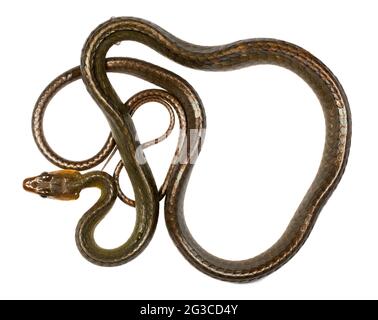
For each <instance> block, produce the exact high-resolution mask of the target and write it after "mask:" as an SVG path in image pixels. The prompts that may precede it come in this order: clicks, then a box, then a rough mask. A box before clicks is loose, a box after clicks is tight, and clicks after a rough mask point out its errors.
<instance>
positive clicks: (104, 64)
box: [24, 17, 351, 282]
mask: <svg viewBox="0 0 378 320" xmlns="http://www.w3.org/2000/svg"><path fill="white" fill-rule="evenodd" d="M126 40H131V41H136V42H139V43H142V44H144V45H146V46H148V47H150V48H152V49H154V50H156V51H157V52H159V53H160V54H162V55H164V56H166V57H168V58H169V59H171V60H173V61H175V62H177V63H179V64H181V65H184V66H187V67H190V68H194V69H200V70H209V71H227V70H234V69H238V68H244V67H248V66H252V65H257V64H273V65H278V66H281V67H284V68H287V69H289V70H291V71H293V72H295V73H296V74H297V75H299V76H300V77H301V78H302V79H304V80H305V81H306V82H307V84H308V85H309V86H310V87H311V88H312V90H313V91H314V92H315V94H316V95H317V97H318V99H319V101H320V103H321V105H322V108H323V113H324V118H325V125H326V139H325V145H324V150H323V157H322V160H321V163H320V166H319V169H318V172H317V174H316V176H315V178H314V180H313V182H312V184H311V186H310V187H309V189H308V191H307V193H306V194H305V196H304V198H303V200H302V202H301V203H300V205H299V206H298V209H297V210H296V212H295V213H294V216H293V218H292V219H291V221H290V223H289V224H288V226H287V229H286V231H285V232H284V233H283V235H282V236H281V237H280V238H279V239H278V241H277V242H276V243H274V244H273V245H272V246H271V247H270V248H269V249H268V250H266V251H265V252H263V253H261V254H259V255H257V256H255V257H253V258H251V259H247V260H241V261H231V260H224V259H221V258H218V257H216V256H214V255H212V254H210V253H208V252H207V251H205V250H204V249H203V248H202V247H201V246H200V245H199V244H198V243H197V242H196V240H195V239H194V238H193V237H192V235H191V233H190V231H189V229H188V227H187V225H186V223H185V217H184V210H183V206H184V199H185V191H186V187H187V185H188V182H189V178H190V174H191V171H192V169H193V167H194V163H195V161H196V160H197V157H198V155H199V153H200V150H201V147H202V144H203V141H204V135H205V128H206V118H205V111H204V108H203V105H202V102H201V100H200V98H199V96H198V94H197V93H196V92H195V90H194V89H193V88H192V86H191V85H190V84H188V83H187V82H186V81H185V80H184V79H182V78H181V77H179V76H178V75H176V74H174V73H172V72H170V71H168V70H165V69H163V68H161V67H158V66H155V65H153V64H150V63H147V62H145V61H141V60H136V59H131V58H108V59H106V54H107V52H108V50H109V48H110V47H111V46H112V45H114V44H116V43H118V42H120V41H126ZM107 72H120V73H126V74H129V75H133V76H136V77H139V78H141V79H143V80H146V81H149V82H151V83H153V84H154V85H157V86H159V87H161V88H162V89H164V90H158V89H156V90H147V91H145V92H142V93H139V94H137V95H135V96H134V97H133V98H131V99H130V100H129V102H126V103H123V102H122V101H121V100H120V98H119V96H118V95H117V93H116V92H115V90H114V89H113V87H112V85H111V84H110V82H109V79H108V75H107ZM79 78H82V80H83V81H84V83H85V85H86V88H87V90H88V92H89V93H90V95H91V96H92V98H93V99H94V101H95V102H96V103H97V105H98V106H99V107H100V109H101V110H102V111H103V113H104V115H105V117H106V119H107V121H108V123H109V126H110V128H111V137H109V139H108V141H107V142H106V143H105V145H104V147H103V148H102V149H101V151H100V152H99V153H98V154H97V155H95V156H94V157H92V158H90V159H88V160H85V161H81V162H74V161H69V160H66V159H64V158H62V157H60V156H59V155H57V154H56V153H55V152H54V151H53V150H52V149H51V148H50V147H49V145H48V144H47V142H46V140H45V138H44V135H43V130H42V126H41V123H42V118H43V113H44V109H45V107H46V105H47V104H48V102H49V101H50V100H51V99H52V97H53V96H54V95H55V93H56V92H57V91H59V90H60V89H61V88H62V87H64V86H65V85H67V84H69V83H70V82H72V81H74V80H77V79H79ZM149 101H157V102H160V103H162V104H164V105H165V106H166V107H167V106H168V107H169V108H173V109H174V110H175V112H176V114H177V116H178V119H179V123H180V129H181V131H180V132H181V134H180V137H179V142H178V144H177V149H176V152H175V156H174V159H173V161H172V163H171V165H170V167H169V170H168V173H167V176H166V179H165V181H164V183H163V186H162V187H161V188H160V191H158V189H157V187H156V184H155V180H154V177H153V174H152V172H151V170H150V168H149V166H148V163H147V161H146V159H145V158H144V155H143V152H142V149H143V147H142V148H141V144H140V143H139V141H138V139H137V132H136V129H135V127H134V123H133V121H132V119H131V116H132V113H133V112H134V111H135V110H136V109H137V107H139V106H140V105H141V104H143V103H145V102H149ZM220 112H222V111H221V110H220ZM32 125H33V135H34V138H35V141H36V142H37V145H38V146H39V149H40V150H41V151H42V153H43V154H44V155H45V156H46V157H47V159H49V160H50V161H51V162H52V163H54V164H55V165H57V166H59V167H60V168H62V169H64V170H61V171H56V172H51V173H46V172H44V173H43V174H41V175H39V176H36V177H32V178H28V179H26V180H25V182H24V187H25V189H27V190H28V191H32V192H35V193H39V194H41V195H42V196H49V197H53V198H58V199H77V197H78V195H79V193H80V191H81V190H82V189H83V188H87V187H97V188H100V190H101V196H100V198H99V200H98V201H97V202H96V204H95V205H94V206H93V207H92V208H90V209H89V210H88V211H87V212H86V213H85V214H84V215H83V217H82V218H81V219H80V221H79V223H78V226H77V229H76V242H77V245H78V248H79V250H80V252H81V253H82V254H83V256H84V257H85V258H87V259H88V260H89V261H91V262H93V263H95V264H98V265H102V266H115V265H120V264H123V263H126V262H128V261H130V260H131V259H133V258H135V257H136V256H137V255H138V254H139V253H141V252H142V251H143V249H144V248H145V247H146V246H147V244H148V243H149V241H150V240H151V238H152V236H153V233H154V231H155V228H156V223H157V220H158V211H159V200H160V199H161V198H163V197H164V196H165V221H166V225H167V228H168V231H169V234H170V236H171V238H172V240H173V242H174V243H175V245H176V247H177V248H178V250H179V251H180V252H181V253H182V254H183V256H184V257H185V258H186V259H187V260H188V261H189V262H190V263H191V264H192V265H193V266H195V267H196V268H197V269H199V270H200V271H202V272H204V273H205V274H207V275H210V276H212V277H214V278H217V279H221V280H226V281H233V282H247V281H251V280H254V279H258V278H261V277H263V276H265V275H268V274H269V273H271V272H273V271H275V270H276V269H278V268H279V267H281V266H282V265H283V264H284V263H286V262H287V261H288V260H289V259H290V258H291V257H293V256H294V255H295V253H296V252H297V251H298V250H299V249H300V247H301V246H302V245H303V243H304V242H305V240H306V239H307V237H308V236H309V234H310V232H311V230H312V228H313V226H314V224H315V221H316V219H317V217H318V215H319V213H320V211H321V209H322V207H323V206H324V205H325V203H326V202H327V200H328V199H329V197H330V196H331V194H332V192H333V191H334V190H335V188H336V186H337V185H338V183H339V181H340V179H341V177H342V175H343V172H344V169H345V166H346V163H347V158H348V154H349V149H350V141H351V115H350V110H349V105H348V101H347V98H346V95H345V93H344V90H343V88H342V87H341V85H340V83H339V81H338V80H337V78H336V77H335V76H334V75H333V74H332V72H331V71H330V70H329V69H328V68H327V67H326V66H325V65H324V64H323V63H322V62H321V61H319V60H318V59H317V58H315V57H314V56H313V55H311V54H310V53H309V52H307V51H305V50H304V49H302V48H300V47H298V46H296V45H293V44H290V43H287V42H284V41H280V40H274V39H248V40H242V41H237V42H234V43H230V44H227V45H222V46H198V45H194V44H190V43H188V42H185V41H182V40H180V39H178V38H176V37H174V36H173V35H172V34H170V33H168V32H167V31H165V30H163V29H162V28H160V27H158V26H156V25H154V24H153V23H151V22H148V21H145V20H142V19H137V18H131V17H121V18H112V19H110V20H109V21H106V22H105V23H103V24H101V25H100V26H98V27H97V28H96V29H95V30H94V31H93V32H92V33H91V34H90V36H89V38H88V39H87V41H86V43H85V45H84V48H83V50H82V55H81V64H80V68H79V67H76V68H74V69H71V70H69V71H67V72H65V73H64V74H62V75H61V76H59V77H58V78H56V79H55V80H54V81H53V82H52V83H51V84H50V85H49V86H48V87H47V88H46V89H45V90H44V92H43V93H42V94H41V96H40V98H39V99H38V101H37V104H36V107H35V109H34V113H33V121H32ZM167 132H168V131H167ZM188 136H190V143H187V140H188V139H187V137H188ZM113 139H114V140H113ZM115 146H116V148H117V149H118V151H119V153H120V156H121V158H122V164H123V165H124V166H125V169H126V172H127V174H128V177H129V179H130V181H131V184H132V186H133V190H134V194H135V209H136V223H135V227H134V230H133V232H132V234H131V236H130V237H129V239H128V240H127V241H126V242H125V243H124V244H123V245H121V246H119V247H118V248H115V249H103V248H101V247H99V246H98V245H97V244H96V242H95V240H94V230H95V228H96V226H97V225H98V223H99V222H100V221H101V219H103V217H104V216H105V215H106V214H107V212H108V211H109V210H110V208H111V207H112V205H113V203H114V201H115V200H116V198H117V195H118V194H119V193H120V188H119V185H118V182H117V179H114V178H113V177H111V176H110V175H108V174H106V173H104V172H102V171H92V172H88V173H84V174H81V173H79V170H80V171H81V170H86V169H90V168H92V167H94V166H95V165H97V164H99V163H100V162H101V161H103V160H105V159H106V158H107V157H108V156H109V154H110V152H111V151H112V150H114V148H115ZM120 170H121V165H120V166H119V167H118V169H117V171H116V174H115V177H116V178H117V176H118V175H119V172H120ZM272 197H274V195H272ZM124 200H125V199H124ZM245 200H246V202H247V201H248V200H247V199H245ZM126 202H127V200H126ZM128 203H130V204H134V202H132V201H129V202H128Z"/></svg>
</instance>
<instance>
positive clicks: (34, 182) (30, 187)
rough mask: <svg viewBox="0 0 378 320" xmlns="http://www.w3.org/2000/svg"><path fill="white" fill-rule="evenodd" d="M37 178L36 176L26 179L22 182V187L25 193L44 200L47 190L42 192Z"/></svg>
mask: <svg viewBox="0 0 378 320" xmlns="http://www.w3.org/2000/svg"><path fill="white" fill-rule="evenodd" d="M38 178H39V177H38V176H37V177H31V178H26V179H25V180H24V181H23V183H22V186H23V188H24V190H25V191H28V192H32V193H36V194H39V195H40V196H41V197H42V198H46V197H47V190H44V189H43V188H41V186H40V183H39V181H38V180H39V179H38Z"/></svg>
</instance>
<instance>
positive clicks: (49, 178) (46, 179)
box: [40, 171, 51, 181]
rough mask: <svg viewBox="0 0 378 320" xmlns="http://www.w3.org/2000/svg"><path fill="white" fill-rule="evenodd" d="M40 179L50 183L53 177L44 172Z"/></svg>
mask: <svg viewBox="0 0 378 320" xmlns="http://www.w3.org/2000/svg"><path fill="white" fill-rule="evenodd" d="M40 178H41V180H43V181H49V180H51V175H50V174H49V173H48V172H46V171H44V172H42V173H41V174H40Z"/></svg>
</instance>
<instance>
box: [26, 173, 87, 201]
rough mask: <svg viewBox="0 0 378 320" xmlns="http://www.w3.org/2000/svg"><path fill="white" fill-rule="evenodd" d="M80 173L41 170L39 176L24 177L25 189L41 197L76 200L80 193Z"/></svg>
mask: <svg viewBox="0 0 378 320" xmlns="http://www.w3.org/2000/svg"><path fill="white" fill-rule="evenodd" d="M81 177H82V176H81V174H80V172H79V171H76V170H58V171H52V172H42V173H41V174H40V175H39V176H35V177H31V178H26V179H25V180H24V183H23V187H24V189H25V190H26V191H29V192H33V193H36V194H39V195H40V196H41V197H43V198H47V197H49V198H53V199H58V200H76V199H77V198H79V195H80V191H81V188H80V181H81Z"/></svg>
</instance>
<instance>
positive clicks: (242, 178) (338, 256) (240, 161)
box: [0, 0, 378, 299]
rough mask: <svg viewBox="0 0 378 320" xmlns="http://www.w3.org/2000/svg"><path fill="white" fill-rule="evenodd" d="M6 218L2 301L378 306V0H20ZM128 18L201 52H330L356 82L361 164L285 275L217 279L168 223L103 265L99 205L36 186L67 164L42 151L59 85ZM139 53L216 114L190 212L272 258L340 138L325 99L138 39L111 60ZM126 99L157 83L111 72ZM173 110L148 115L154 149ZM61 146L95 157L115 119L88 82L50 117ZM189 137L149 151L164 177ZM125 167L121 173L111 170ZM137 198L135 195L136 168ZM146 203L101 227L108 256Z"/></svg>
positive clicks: (13, 48) (8, 89)
mask: <svg viewBox="0 0 378 320" xmlns="http://www.w3.org/2000/svg"><path fill="white" fill-rule="evenodd" d="M0 6H1V7H0V24H1V50H0V58H1V77H0V81H1V86H0V88H1V96H0V103H1V108H0V110H1V111H0V112H1V116H0V119H1V125H0V130H1V135H0V137H1V149H2V152H1V158H0V159H1V160H0V161H1V183H0V194H1V212H0V214H1V220H0V221H1V222H0V252H1V255H0V298H37V299H39V298H53V299H54V298H63V299H65V298H89V299H90V298H103V299H108V298H109V299H110V298H113V299H114V298H115V299H181V298H187V299H211V298H214V299H234V298H235V299H265V298H273V299H279V298H284V299H293V298H299V299H308V298H315V299H317V298H326V299H328V298H378V293H377V286H378V275H377V269H378V253H377V252H378V251H377V244H378V241H377V240H378V239H377V238H378V236H377V229H378V212H377V201H376V199H377V195H378V190H377V187H376V186H377V185H376V181H377V178H378V171H377V167H376V164H377V163H378V162H377V161H378V147H377V143H376V142H377V137H378V128H377V119H378V108H377V94H376V92H377V88H378V86H377V81H376V80H377V71H378V68H377V67H378V62H377V53H378V44H377V37H376V35H377V34H376V30H378V20H377V8H376V4H375V1H354V2H352V1H332V2H331V1H284V2H283V1H276V2H275V1H235V0H234V1H216V2H215V1H214V2H211V1H207V2H205V1H198V2H196V1H126V0H123V1H110V0H108V1H91V2H84V1H82V2H79V1H63V2H49V1H37V0H34V1H11V2H2V3H1V5H0ZM112 16H136V17H142V18H145V19H148V20H150V21H153V22H154V23H156V24H158V25H160V26H161V27H163V28H165V29H166V30H168V31H170V32H171V33H173V34H175V35H176V36H178V37H180V38H182V39H184V40H186V41H189V42H193V43H196V44H203V45H215V44H224V43H228V42H232V41H235V40H239V39H244V38H254V37H270V38H278V39H283V40H286V41H290V42H293V43H295V44H297V45H300V46H302V47H304V48H305V49H307V50H309V51H310V52H312V53H313V54H314V55H315V56H317V57H319V58H320V59H321V60H322V61H323V62H324V63H325V64H326V65H327V66H328V67H330V69H331V70H332V71H333V72H334V73H335V74H336V76H337V77H338V78H339V80H340V82H341V83H342V85H343V87H344V89H345V91H346V93H347V95H348V98H349V102H350V105H351V110H352V116H353V139H352V150H351V155H350V159H349V164H348V167H347V170H346V173H345V176H344V178H343V179H342V181H341V183H340V185H339V187H338V189H337V190H336V192H335V193H334V195H333V196H332V197H331V199H330V200H329V202H328V203H327V205H326V206H325V208H324V209H323V211H322V212H321V214H320V217H319V219H318V221H317V223H316V225H315V228H314V230H313V232H312V234H311V235H310V237H309V239H308V241H307V242H306V244H305V245H304V247H303V248H302V249H301V250H300V251H299V253H298V254H297V255H296V256H295V257H294V258H293V259H292V260H291V261H289V263H287V264H286V265H285V266H283V267H282V268H281V269H280V270H278V271H277V272H275V273H273V274H272V275H270V276H268V277H266V278H264V279H263V280H260V281H257V282H254V283H249V284H242V285H240V284H231V283H225V282H221V281H218V280H214V279H212V278H209V277H207V276H205V275H204V274H202V273H200V272H199V271H197V270H196V269H194V268H193V267H192V266H191V265H190V264H189V263H188V262H187V261H186V260H185V259H184V258H183V257H182V256H181V255H180V253H179V252H178V251H177V249H176V248H175V246H174V245H173V243H172V241H171V240H170V238H169V235H168V233H167V231H166V228H165V225H164V219H163V218H164V217H163V203H162V205H161V215H160V219H159V224H158V227H157V230H156V233H155V236H154V238H153V239H152V241H151V243H150V245H149V246H148V248H147V249H146V250H145V251H144V252H143V253H142V254H141V255H140V256H139V257H138V258H136V259H135V260H133V261H132V262H130V263H128V264H126V265H123V266H120V267H117V268H101V267H97V266H94V265H92V264H90V263H89V262H87V261H86V260H85V259H84V258H82V257H81V255H80V254H79V252H78V251H77V249H76V246H75V241H74V232H75V226H76V223H77V221H78V220H79V218H80V216H81V215H82V213H84V212H85V210H86V209H88V208H89V207H90V206H91V205H92V204H93V203H94V202H95V201H96V199H97V196H98V192H97V191H96V190H85V191H83V192H82V195H81V197H80V199H79V200H77V201H73V202H59V201H54V200H49V199H42V198H40V197H38V196H35V195H33V194H29V193H26V192H24V191H23V189H22V187H21V184H22V180H23V179H24V178H25V177H27V176H31V175H36V174H39V173H40V172H42V171H44V170H47V171H49V170H54V169H55V167H54V166H53V165H52V164H50V163H48V162H47V160H45V158H44V157H43V156H42V155H41V154H40V153H39V151H38V149H37V148H36V146H35V144H34V141H33V138H32V134H31V130H30V119H31V113H32V110H33V105H34V103H35V101H36V99H37V97H38V95H39V94H40V92H41V91H42V90H43V88H44V87H45V86H46V85H47V84H48V83H49V82H50V81H51V80H52V79H54V78H55V77H56V76H57V75H59V74H60V73H62V72H63V71H65V70H67V69H69V68H71V67H73V66H76V65H78V63H79V61H80V53H81V48H82V46H83V44H84V41H85V39H86V37H87V36H88V35H89V33H90V32H91V31H92V30H93V29H94V28H95V27H96V26H97V25H98V24H100V23H102V22H103V21H105V20H107V19H109V18H110V17H112ZM114 55H120V56H132V57H137V58H140V59H143V60H147V61H150V62H153V63H156V64H158V65H161V66H163V67H165V68H167V69H169V70H172V71H174V72H176V73H178V74H179V75H181V76H182V77H184V78H185V79H186V80H187V81H189V82H190V83H191V84H192V85H193V86H194V88H195V89H196V90H197V92H198V93H199V95H200V97H201V98H202V100H203V103H204V105H205V109H206V113H207V119H208V131H207V137H206V141H205V144H204V148H203V152H202V153H201V155H200V157H199V159H198V161H197V164H196V167H195V169H194V171H193V175H192V178H191V181H190V183H189V188H188V191H187V196H186V202H185V212H186V217H187V223H188V226H189V228H190V230H191V232H192V233H193V235H194V237H195V238H196V239H197V241H198V242H199V243H200V244H201V245H203V246H204V248H206V249H207V250H209V251H210V252H212V253H214V254H217V255H219V256H221V257H224V258H229V259H243V258H249V257H251V256H253V255H256V254H258V253H260V252H261V251H262V250H265V249H267V248H268V247H269V246H270V245H271V244H273V243H274V242H275V240H276V239H278V237H279V236H280V234H281V233H282V232H283V230H284V229H285V226H286V225H287V223H288V222H289V220H290V217H291V215H292V214H293V212H294V211H295V209H296V207H297V205H298V204H299V202H300V200H301V198H302V196H303V195H304V193H305V191H306V189H307V187H308V186H309V185H310V182H311V181H312V178H313V177H314V176H315V173H316V170H317V167H318V163H319V160H320V157H321V153H322V146H323V143H324V123H323V116H322V112H321V108H320V105H319V103H318V101H317V99H316V97H315V96H314V94H313V93H312V91H311V90H310V89H309V88H308V87H307V85H306V84H305V83H304V82H303V81H302V80H301V79H300V78H298V77H297V76H296V75H294V74H292V73H291V72H289V71H287V70H284V69H281V68H278V67H273V66H257V67H251V68H247V69H243V70H239V71H234V72H227V73H210V72H202V71H196V70H191V69H188V68H185V67H182V66H180V65H177V64H175V63H173V62H171V61H169V60H168V59H166V58H163V57H162V56H160V55H159V54H157V53H156V52H153V51H152V50H150V49H148V48H146V47H143V46H142V45H138V44H135V43H122V44H121V45H119V46H116V47H114V48H112V49H111V50H110V52H109V56H114ZM110 78H111V80H112V82H113V84H114V86H115V88H116V89H117V92H119V94H120V96H121V97H122V98H123V99H127V98H128V97H130V96H131V95H132V94H134V93H136V92H138V91H139V90H141V89H144V88H151V87H152V86H151V85H149V84H147V83H144V82H142V81H141V80H138V79H134V78H131V77H129V76H124V75H111V76H110ZM167 118H168V117H167V114H166V112H165V110H164V109H163V108H161V107H159V106H158V105H152V104H151V105H146V106H145V107H144V108H143V109H141V110H140V111H138V112H137V114H136V115H135V118H134V119H135V122H136V126H137V129H138V132H139V135H140V137H141V140H142V141H146V140H149V139H151V138H154V137H156V136H158V135H159V134H160V133H161V132H162V131H163V130H164V129H165V127H166V125H167ZM45 120H46V122H45V123H46V124H45V127H46V134H47V137H48V140H49V142H50V143H51V145H53V146H54V148H55V149H56V150H57V151H58V152H59V153H60V154H62V155H64V156H66V157H69V158H73V159H83V158H85V157H88V156H91V155H93V154H94V153H95V152H96V151H97V150H98V148H99V147H100V146H101V145H102V143H103V141H104V140H105V137H106V136H107V133H108V130H109V128H108V126H107V123H106V121H105V119H104V117H103V115H102V114H101V112H100V110H99V108H98V107H97V106H96V105H95V103H94V102H93V101H92V100H91V98H90V97H89V95H88V93H87V92H86V90H85V88H84V85H83V84H82V83H81V82H80V81H78V82H76V83H74V84H73V85H71V86H69V87H67V88H66V89H64V91H62V92H61V93H59V95H58V96H57V97H56V98H55V99H54V100H53V101H52V103H51V107H50V108H49V109H48V111H47V113H46V119H45ZM175 139H177V131H176V132H175V134H174V135H172V136H171V137H170V138H169V139H168V140H167V141H165V142H164V143H162V144H160V145H158V146H154V147H152V148H151V149H148V150H146V154H147V157H148V159H149V163H150V166H151V168H152V170H153V172H154V174H155V177H156V180H157V183H158V184H160V183H161V181H162V179H163V177H164V174H165V171H166V169H167V167H168V164H169V161H170V159H171V156H172V155H173V152H174V147H175V141H176V140H175ZM113 167H114V161H112V163H111V164H110V165H109V167H108V168H107V170H109V171H110V172H111V170H112V169H113ZM122 181H123V184H124V185H125V189H126V190H128V193H129V194H132V192H131V190H130V189H131V188H130V186H129V185H128V182H127V179H126V175H124V176H123V177H122ZM134 221H135V217H134V210H133V209H132V208H129V207H126V206H125V205H123V204H120V203H117V205H116V206H115V207H114V209H113V210H112V211H111V213H110V214H109V215H108V216H107V217H106V218H105V220H104V221H103V222H102V223H101V224H100V226H99V227H98V230H97V232H96V238H97V240H98V242H99V243H100V244H101V245H102V246H104V247H107V248H112V247H115V246H118V245H119V244H121V243H122V242H123V241H125V240H126V239H127V237H128V235H129V234H130V232H131V230H132V228H133V224H134Z"/></svg>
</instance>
